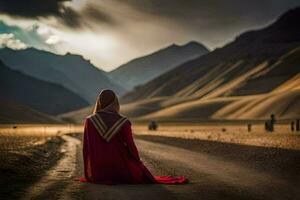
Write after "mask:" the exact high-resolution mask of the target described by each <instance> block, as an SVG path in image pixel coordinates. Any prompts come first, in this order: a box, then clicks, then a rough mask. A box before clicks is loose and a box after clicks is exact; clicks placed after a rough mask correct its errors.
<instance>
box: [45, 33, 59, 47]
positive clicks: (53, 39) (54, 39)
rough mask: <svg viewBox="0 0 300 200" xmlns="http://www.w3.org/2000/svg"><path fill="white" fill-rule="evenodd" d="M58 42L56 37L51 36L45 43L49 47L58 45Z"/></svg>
mask: <svg viewBox="0 0 300 200" xmlns="http://www.w3.org/2000/svg"><path fill="white" fill-rule="evenodd" d="M59 42H60V38H59V37H58V36H57V35H51V36H50V37H49V38H48V39H47V40H46V43H47V44H50V45H54V44H58V43H59Z"/></svg>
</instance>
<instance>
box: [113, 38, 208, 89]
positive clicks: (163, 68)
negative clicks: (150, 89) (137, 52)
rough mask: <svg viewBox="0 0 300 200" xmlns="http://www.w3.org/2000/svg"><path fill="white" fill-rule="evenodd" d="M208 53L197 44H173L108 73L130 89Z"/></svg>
mask: <svg viewBox="0 0 300 200" xmlns="http://www.w3.org/2000/svg"><path fill="white" fill-rule="evenodd" d="M208 52H209V51H208V49H207V48H206V47H204V46H203V45H201V44H199V43H197V42H189V43H187V44H185V45H183V46H179V45H175V44H173V45H171V46H169V47H166V48H164V49H161V50H159V51H156V52H154V53H152V54H150V55H146V56H143V57H140V58H136V59H134V60H132V61H130V62H128V63H126V64H124V65H121V66H120V67H118V68H117V69H115V70H113V71H112V72H110V77H111V78H112V79H113V80H115V81H117V82H118V83H119V84H121V85H125V86H126V88H128V89H132V88H134V87H135V86H137V85H140V84H144V83H146V82H148V81H150V80H151V79H154V78H155V77H157V76H159V75H161V74H163V73H165V72H167V71H169V70H171V69H173V68H175V67H176V66H178V65H180V64H182V63H184V62H186V61H188V60H191V59H194V58H196V57H199V56H201V55H204V54H206V53H208Z"/></svg>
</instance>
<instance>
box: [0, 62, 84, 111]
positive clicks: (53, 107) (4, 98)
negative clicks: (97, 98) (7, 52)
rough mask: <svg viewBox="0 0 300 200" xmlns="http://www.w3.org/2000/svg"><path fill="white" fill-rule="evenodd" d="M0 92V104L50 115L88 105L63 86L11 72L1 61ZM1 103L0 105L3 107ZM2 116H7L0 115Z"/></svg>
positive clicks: (14, 71)
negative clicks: (17, 105)
mask: <svg viewBox="0 0 300 200" xmlns="http://www.w3.org/2000/svg"><path fill="white" fill-rule="evenodd" d="M0 91H1V93H0V101H1V103H5V102H12V103H11V104H8V103H5V105H12V104H19V105H23V107H30V108H32V109H34V110H36V111H39V112H43V113H46V114H50V115H57V114H59V113H64V112H70V111H72V110H77V109H80V108H82V107H86V106H88V105H89V104H88V102H87V101H85V100H84V99H83V98H81V97H80V96H78V95H77V94H75V93H74V92H72V91H70V90H68V89H66V88H64V87H63V86H61V85H58V84H55V83H49V82H46V81H42V80H40V79H37V78H34V77H31V76H28V75H26V74H24V73H22V72H19V71H16V70H12V69H10V68H9V67H7V66H6V65H5V64H4V63H3V62H1V61H0ZM1 103H0V105H1V106H2V107H5V106H3V105H2V104H1ZM8 107H13V106H8ZM19 107H20V106H19ZM7 112H9V111H8V110H7ZM12 112H13V111H12ZM4 114H6V115H8V113H1V115H4Z"/></svg>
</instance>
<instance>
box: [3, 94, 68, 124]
mask: <svg viewBox="0 0 300 200" xmlns="http://www.w3.org/2000/svg"><path fill="white" fill-rule="evenodd" d="M35 123H36V124H49V123H51V124H52V123H54V124H57V123H64V122H63V121H61V120H59V119H57V118H55V117H53V116H49V115H46V114H44V113H41V112H38V111H36V110H33V109H32V108H29V107H28V106H25V105H22V104H19V103H16V102H12V101H3V100H1V99H0V124H35Z"/></svg>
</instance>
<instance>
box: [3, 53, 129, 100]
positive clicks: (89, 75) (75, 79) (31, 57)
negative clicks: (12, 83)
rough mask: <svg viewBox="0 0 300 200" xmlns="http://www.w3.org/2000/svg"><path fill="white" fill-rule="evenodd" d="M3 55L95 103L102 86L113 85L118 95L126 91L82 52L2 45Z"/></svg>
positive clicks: (10, 62)
mask: <svg viewBox="0 0 300 200" xmlns="http://www.w3.org/2000/svg"><path fill="white" fill-rule="evenodd" d="M0 59H1V60H2V61H3V63H5V64H6V65H7V66H8V67H10V68H11V69H14V70H19V71H21V72H23V73H24V74H27V75H30V76H32V77H35V78H38V79H41V80H44V81H48V82H51V83H56V84H60V85H62V86H64V87H65V88H67V89H69V90H70V91H72V92H74V93H76V94H77V95H79V96H81V97H82V98H84V99H85V100H86V101H87V102H89V103H94V101H95V99H96V97H97V95H98V94H99V92H100V91H101V90H102V89H105V88H111V89H113V90H114V91H116V92H117V93H118V94H119V95H122V94H123V93H124V91H125V89H124V88H123V87H122V86H120V85H118V84H117V83H115V82H114V81H113V80H111V79H110V78H109V77H108V76H107V74H106V72H104V71H102V70H100V69H98V68H96V67H95V66H94V65H93V64H91V63H90V62H89V61H88V60H85V59H84V58H83V57H82V56H79V55H73V54H70V53H68V54H66V55H57V54H53V53H50V52H47V51H42V50H38V49H34V48H28V49H24V50H12V49H9V48H3V49H0Z"/></svg>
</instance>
